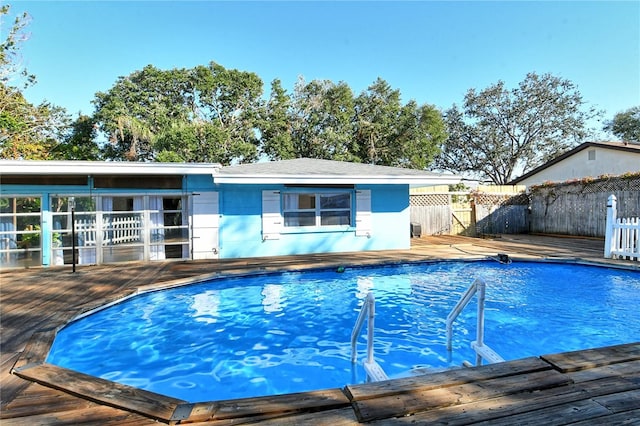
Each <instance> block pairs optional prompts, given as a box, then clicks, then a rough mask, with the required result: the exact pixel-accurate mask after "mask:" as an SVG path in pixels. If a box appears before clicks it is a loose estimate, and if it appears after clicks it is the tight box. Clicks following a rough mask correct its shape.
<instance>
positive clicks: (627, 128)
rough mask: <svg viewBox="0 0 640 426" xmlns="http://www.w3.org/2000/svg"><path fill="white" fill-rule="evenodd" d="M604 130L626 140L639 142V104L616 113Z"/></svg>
mask: <svg viewBox="0 0 640 426" xmlns="http://www.w3.org/2000/svg"><path fill="white" fill-rule="evenodd" d="M604 130H606V131H609V132H611V133H613V134H614V135H615V136H616V137H617V138H619V139H621V140H623V141H627V142H640V106H635V107H633V108H629V109H628V110H626V111H624V112H619V113H617V114H616V115H615V116H614V117H613V120H611V121H609V122H608V123H606V124H605V126H604Z"/></svg>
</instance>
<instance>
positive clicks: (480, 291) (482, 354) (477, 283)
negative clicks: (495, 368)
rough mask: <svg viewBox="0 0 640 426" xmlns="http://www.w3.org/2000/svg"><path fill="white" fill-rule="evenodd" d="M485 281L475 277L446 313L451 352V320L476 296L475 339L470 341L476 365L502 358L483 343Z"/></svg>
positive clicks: (448, 344)
mask: <svg viewBox="0 0 640 426" xmlns="http://www.w3.org/2000/svg"><path fill="white" fill-rule="evenodd" d="M486 287H487V285H486V283H485V282H484V280H482V279H480V278H476V279H475V280H474V281H473V283H472V284H471V285H470V286H469V288H468V289H467V291H466V292H465V293H464V294H463V295H462V297H461V298H460V300H459V301H458V303H456V305H455V306H454V307H453V309H452V310H451V312H450V313H449V315H447V321H446V328H447V350H448V351H449V352H451V348H452V344H451V341H452V339H453V322H454V321H455V320H456V318H458V315H460V313H461V312H462V310H463V309H464V308H465V307H466V306H467V305H468V304H469V302H470V301H471V299H472V298H473V296H474V295H476V294H477V297H478V315H477V327H476V340H475V341H474V342H471V348H472V349H473V350H474V351H475V353H476V365H481V364H482V360H483V359H486V360H487V361H489V362H491V363H496V362H502V361H504V359H503V358H502V357H501V356H500V355H498V354H497V353H496V352H495V351H494V350H493V349H491V348H490V347H488V346H487V345H485V344H484V302H485V293H486Z"/></svg>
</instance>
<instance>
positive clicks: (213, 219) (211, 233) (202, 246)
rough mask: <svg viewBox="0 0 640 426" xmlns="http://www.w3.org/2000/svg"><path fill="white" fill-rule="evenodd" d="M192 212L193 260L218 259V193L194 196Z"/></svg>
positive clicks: (202, 193)
mask: <svg viewBox="0 0 640 426" xmlns="http://www.w3.org/2000/svg"><path fill="white" fill-rule="evenodd" d="M191 211H192V216H191V217H192V219H191V247H192V253H193V259H217V258H218V228H219V227H220V215H219V202H218V193H217V192H201V193H196V194H193V197H192V209H191Z"/></svg>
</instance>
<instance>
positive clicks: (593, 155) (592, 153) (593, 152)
mask: <svg viewBox="0 0 640 426" xmlns="http://www.w3.org/2000/svg"><path fill="white" fill-rule="evenodd" d="M588 154H589V161H594V160H595V159H596V150H595V149H590V150H589V152H588Z"/></svg>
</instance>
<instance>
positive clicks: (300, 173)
mask: <svg viewBox="0 0 640 426" xmlns="http://www.w3.org/2000/svg"><path fill="white" fill-rule="evenodd" d="M0 174H2V175H23V176H24V175H58V176H60V175H87V176H99V175H124V176H144V175H146V176H154V175H203V174H207V175H212V176H213V180H214V182H215V183H236V184H259V183H270V184H273V183H277V184H361V183H379V184H410V185H413V186H425V185H448V184H455V183H458V182H459V181H460V179H461V178H460V177H459V176H455V175H450V174H439V173H431V172H427V171H423V170H415V169H405V168H400V167H387V166H374V165H370V164H361V163H348V162H344V161H331V160H318V159H311V158H298V159H294V160H281V161H270V162H262V163H252V164H241V165H236V166H226V167H222V166H221V165H220V164H217V163H135V162H125V161H123V162H119V161H75V160H72V161H31V160H0Z"/></svg>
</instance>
